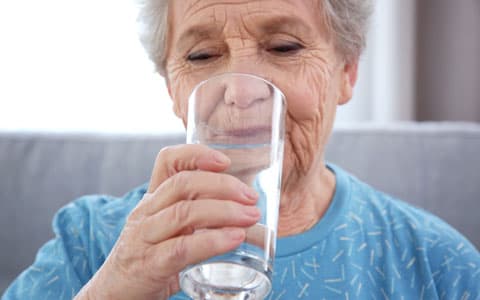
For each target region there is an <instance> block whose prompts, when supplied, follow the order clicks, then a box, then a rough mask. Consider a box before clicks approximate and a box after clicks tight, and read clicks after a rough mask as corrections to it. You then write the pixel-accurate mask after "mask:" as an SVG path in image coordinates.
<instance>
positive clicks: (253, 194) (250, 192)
mask: <svg viewBox="0 0 480 300" xmlns="http://www.w3.org/2000/svg"><path fill="white" fill-rule="evenodd" d="M243 194H244V195H245V196H246V197H247V198H248V199H251V200H257V198H258V193H257V191H255V190H254V189H252V188H251V187H248V186H246V187H244V189H243Z"/></svg>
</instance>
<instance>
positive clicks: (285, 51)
mask: <svg viewBox="0 0 480 300" xmlns="http://www.w3.org/2000/svg"><path fill="white" fill-rule="evenodd" d="M303 48H304V47H303V46H302V45H301V44H299V43H284V44H279V45H275V46H273V47H269V48H268V51H269V52H272V53H274V54H278V55H289V54H295V53H297V52H298V51H299V50H301V49H303Z"/></svg>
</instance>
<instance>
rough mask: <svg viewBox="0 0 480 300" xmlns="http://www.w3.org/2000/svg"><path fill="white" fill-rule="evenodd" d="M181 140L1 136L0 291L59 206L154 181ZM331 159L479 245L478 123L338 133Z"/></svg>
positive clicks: (44, 235) (28, 259)
mask: <svg viewBox="0 0 480 300" xmlns="http://www.w3.org/2000/svg"><path fill="white" fill-rule="evenodd" d="M183 141H184V137H183V136H181V135H176V136H145V135H144V136H132V135H95V134H74V135H72V134H47V133H44V134H40V133H35V134H33V133H30V134H25V133H21V134H20V133H0V249H1V250H0V294H1V292H2V290H3V288H4V287H5V284H8V282H9V281H10V280H12V279H13V278H14V277H15V276H16V275H17V274H18V273H19V272H20V271H21V270H22V269H24V268H25V267H26V266H28V265H29V264H31V263H32V261H33V259H34V256H35V253H36V251H37V250H38V248H39V247H40V246H41V245H42V244H43V243H45V242H46V241H47V240H48V239H50V238H51V237H52V236H53V234H52V231H51V226H50V223H51V220H52V217H53V215H54V213H55V212H56V211H57V210H58V209H59V208H60V207H62V206H63V205H65V204H66V203H68V202H70V201H72V200H73V199H75V198H76V197H79V196H82V195H85V194H96V193H106V194H113V195H118V196H120V195H122V194H123V193H125V192H127V191H128V190H130V189H131V188H133V187H135V186H137V185H140V184H142V183H144V182H146V181H148V179H149V176H150V172H151V168H152V166H153V162H154V159H155V156H156V154H157V152H158V151H159V150H160V149H161V148H162V147H164V146H166V145H169V144H179V143H182V142H183ZM326 152H327V153H326V157H327V160H328V161H331V162H334V163H335V164H337V165H339V166H341V167H343V168H344V169H346V170H348V171H350V172H351V173H353V174H354V175H356V176H357V177H359V178H360V179H362V180H364V181H366V182H368V183H370V184H371V185H373V186H374V187H376V188H378V189H380V190H383V191H386V192H388V193H390V194H392V195H394V196H396V197H399V198H401V199H403V200H405V201H407V202H410V203H412V204H414V205H416V206H420V207H423V208H425V209H427V210H429V211H431V212H433V213H435V214H437V215H438V216H440V217H442V218H443V219H444V220H446V221H447V222H449V223H450V224H452V225H453V226H454V227H456V228H457V229H458V230H459V231H460V232H462V233H463V234H464V235H466V236H467V237H468V238H469V239H470V240H471V241H472V242H473V243H474V244H475V245H476V246H477V248H479V247H480V217H479V214H478V212H477V211H478V210H477V208H478V206H479V205H480V200H479V198H480V171H479V170H480V158H479V155H480V125H473V124H403V125H395V126H390V127H386V128H385V127H373V126H361V127H359V126H356V127H350V128H337V129H335V131H334V133H333V135H332V137H331V140H330V143H329V145H328V148H327V151H326ZM2 280H3V283H2Z"/></svg>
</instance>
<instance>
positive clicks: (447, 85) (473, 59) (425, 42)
mask: <svg viewBox="0 0 480 300" xmlns="http://www.w3.org/2000/svg"><path fill="white" fill-rule="evenodd" d="M417 24H418V31H417V46H418V48H417V84H416V85H417V119H418V120H420V121H427V120H435V121H438V120H455V121H474V122H480V1H479V0H455V1H451V0H421V1H417Z"/></svg>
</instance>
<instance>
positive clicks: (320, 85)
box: [285, 65, 330, 121]
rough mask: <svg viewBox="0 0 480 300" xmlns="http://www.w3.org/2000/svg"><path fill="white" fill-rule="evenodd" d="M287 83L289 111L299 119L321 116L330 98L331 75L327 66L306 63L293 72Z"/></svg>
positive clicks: (286, 92)
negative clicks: (291, 79) (290, 79)
mask: <svg viewBox="0 0 480 300" xmlns="http://www.w3.org/2000/svg"><path fill="white" fill-rule="evenodd" d="M291 77H292V78H295V80H293V81H291V82H290V83H289V84H287V85H286V88H285V89H286V90H285V95H286V97H287V105H288V112H289V114H290V115H291V116H292V118H294V119H295V120H297V121H302V120H304V121H307V120H313V119H315V118H318V117H320V116H321V115H322V114H323V111H324V109H325V104H326V102H327V101H328V100H329V99H328V98H329V97H328V90H329V86H330V80H329V78H330V76H329V73H328V71H326V68H321V67H315V66H308V65H304V66H302V67H301V68H299V69H298V70H297V72H295V73H292V75H291Z"/></svg>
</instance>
